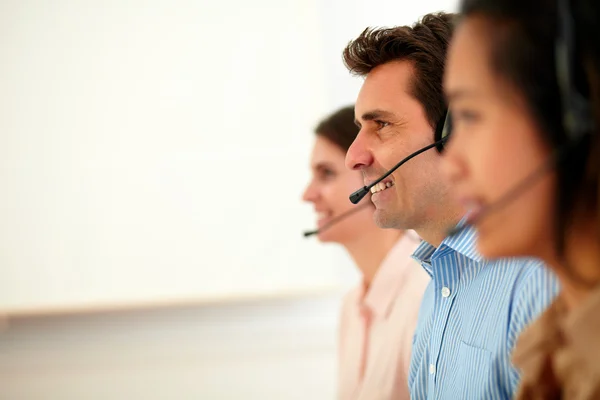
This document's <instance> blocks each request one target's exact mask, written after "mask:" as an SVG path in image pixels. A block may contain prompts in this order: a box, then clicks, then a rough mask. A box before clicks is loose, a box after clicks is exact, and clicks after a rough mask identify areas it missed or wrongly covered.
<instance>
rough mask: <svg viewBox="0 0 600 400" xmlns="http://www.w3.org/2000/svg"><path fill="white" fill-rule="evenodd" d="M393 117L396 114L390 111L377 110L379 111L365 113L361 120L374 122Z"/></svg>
mask: <svg viewBox="0 0 600 400" xmlns="http://www.w3.org/2000/svg"><path fill="white" fill-rule="evenodd" d="M393 116H394V114H393V113H391V112H389V111H384V110H379V109H377V110H372V111H367V112H366V113H364V114H363V115H362V116H361V119H362V120H363V121H373V120H376V119H380V118H392V117H393Z"/></svg>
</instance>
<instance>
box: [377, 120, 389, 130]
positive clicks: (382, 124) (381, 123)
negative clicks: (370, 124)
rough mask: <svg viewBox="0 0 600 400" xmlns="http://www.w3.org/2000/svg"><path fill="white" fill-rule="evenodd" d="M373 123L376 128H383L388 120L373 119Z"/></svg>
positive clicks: (387, 123)
mask: <svg viewBox="0 0 600 400" xmlns="http://www.w3.org/2000/svg"><path fill="white" fill-rule="evenodd" d="M375 123H376V124H377V129H383V128H385V127H386V126H388V125H389V124H390V123H389V122H386V121H381V120H375Z"/></svg>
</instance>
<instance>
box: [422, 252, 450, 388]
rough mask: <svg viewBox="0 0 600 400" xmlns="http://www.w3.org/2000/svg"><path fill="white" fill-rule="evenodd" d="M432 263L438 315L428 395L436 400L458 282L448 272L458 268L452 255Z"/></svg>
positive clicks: (430, 352)
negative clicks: (444, 347) (443, 347)
mask: <svg viewBox="0 0 600 400" xmlns="http://www.w3.org/2000/svg"><path fill="white" fill-rule="evenodd" d="M431 263H432V268H433V273H434V282H435V303H434V304H435V305H434V307H435V309H434V314H435V315H436V320H435V324H434V327H433V331H432V335H431V340H430V342H429V360H428V362H429V365H428V366H427V368H428V379H427V387H428V388H427V393H428V394H429V396H428V397H429V398H431V399H435V398H437V397H438V396H437V393H436V383H437V376H438V373H440V372H442V371H440V363H439V358H440V353H441V348H442V343H443V340H444V333H445V331H446V327H447V325H448V321H449V319H450V310H451V308H452V303H453V302H454V298H455V295H456V289H457V288H456V286H457V280H456V279H455V274H454V273H449V272H450V271H448V270H447V269H448V268H450V266H454V267H456V265H455V262H454V260H453V259H452V254H451V253H450V254H446V255H445V256H440V257H437V258H435V259H433V260H432V261H431ZM444 269H446V270H444ZM442 373H443V372H442Z"/></svg>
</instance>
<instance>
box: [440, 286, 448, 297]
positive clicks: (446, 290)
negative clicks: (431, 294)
mask: <svg viewBox="0 0 600 400" xmlns="http://www.w3.org/2000/svg"><path fill="white" fill-rule="evenodd" d="M448 296H450V289H448V288H447V287H445V286H444V287H443V288H442V297H448Z"/></svg>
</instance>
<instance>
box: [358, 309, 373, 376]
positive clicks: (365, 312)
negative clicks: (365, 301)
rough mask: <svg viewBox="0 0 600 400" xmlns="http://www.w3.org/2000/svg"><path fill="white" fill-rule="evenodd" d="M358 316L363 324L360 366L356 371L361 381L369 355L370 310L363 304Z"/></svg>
mask: <svg viewBox="0 0 600 400" xmlns="http://www.w3.org/2000/svg"><path fill="white" fill-rule="evenodd" d="M360 316H361V322H362V326H363V332H362V334H363V335H362V336H363V343H362V352H361V356H360V368H359V372H358V376H359V380H360V382H361V383H362V381H363V378H364V376H365V372H366V369H367V363H368V361H369V360H368V356H369V342H370V334H369V333H370V331H371V320H372V313H371V310H370V309H369V308H368V307H367V306H365V305H363V306H362V307H361V308H360Z"/></svg>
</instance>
